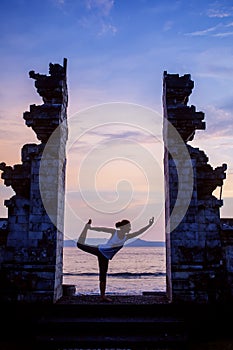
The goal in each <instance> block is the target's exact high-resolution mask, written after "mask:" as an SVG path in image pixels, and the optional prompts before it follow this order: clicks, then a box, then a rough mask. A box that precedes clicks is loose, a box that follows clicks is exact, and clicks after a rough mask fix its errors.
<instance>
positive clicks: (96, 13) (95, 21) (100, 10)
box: [79, 0, 117, 36]
mask: <svg viewBox="0 0 233 350" xmlns="http://www.w3.org/2000/svg"><path fill="white" fill-rule="evenodd" d="M85 6H86V10H87V14H86V16H83V17H82V18H81V19H79V24H80V25H81V26H82V27H84V28H86V29H89V30H90V29H91V30H92V31H93V33H95V34H97V36H104V35H106V34H108V33H110V34H113V35H114V34H116V32H117V27H116V26H115V25H114V24H113V23H112V19H111V17H110V13H111V11H112V9H113V6H114V0H85Z"/></svg>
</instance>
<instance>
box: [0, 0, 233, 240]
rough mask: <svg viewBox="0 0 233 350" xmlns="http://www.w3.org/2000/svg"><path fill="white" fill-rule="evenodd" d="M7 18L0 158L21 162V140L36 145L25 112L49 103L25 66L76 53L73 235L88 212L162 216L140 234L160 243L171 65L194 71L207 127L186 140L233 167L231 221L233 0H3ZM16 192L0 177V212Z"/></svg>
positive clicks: (70, 151)
mask: <svg viewBox="0 0 233 350" xmlns="http://www.w3.org/2000/svg"><path fill="white" fill-rule="evenodd" d="M0 17H1V18H0V33H1V36H0V40H1V46H0V47H1V55H0V71H1V86H0V101H1V104H0V119H1V124H0V140H1V149H0V162H5V163H6V164H7V165H14V164H17V163H21V154H20V152H21V147H22V146H23V145H24V144H25V143H39V141H38V140H37V139H36V137H35V134H34V132H33V131H32V130H31V129H30V128H28V127H27V126H26V125H25V122H24V119H23V113H24V112H25V111H27V110H29V106H30V105H31V104H41V103H42V100H41V98H40V96H39V95H38V94H37V92H36V89H35V88H34V81H33V80H32V79H30V78H29V75H28V72H29V71H30V70H35V71H36V72H38V73H41V74H48V66H49V63H50V62H52V63H60V64H62V63H63V58H64V57H65V58H67V60H68V69H67V83H68V91H69V103H68V127H69V132H70V136H69V142H68V146H67V180H66V182H67V184H66V191H67V193H66V210H65V232H64V233H65V237H66V238H67V239H69V238H71V239H74V238H76V235H78V234H79V232H80V230H81V228H82V225H83V223H84V222H85V221H86V220H87V219H89V217H91V218H92V220H93V223H94V224H95V225H101V226H112V225H114V223H115V222H116V221H118V220H121V219H123V218H127V219H129V220H131V222H132V228H133V230H137V229H138V228H140V227H142V226H145V225H146V224H147V223H148V221H149V219H150V217H151V216H155V222H156V224H155V225H154V226H153V227H152V228H151V229H150V230H149V231H147V233H146V234H144V236H143V238H144V239H147V240H158V241H160V240H164V229H163V223H164V217H163V205H164V201H163V168H162V167H163V165H162V160H163V144H162V140H161V125H162V113H163V112H162V81H163V72H164V71H167V72H168V73H170V74H173V73H174V74H179V75H183V74H191V78H192V80H193V81H194V89H193V92H192V94H191V96H190V100H189V105H195V106H196V109H197V111H202V112H204V113H205V122H206V130H205V131H197V132H196V136H195V139H194V141H192V142H190V145H192V146H193V147H199V148H200V149H202V150H204V151H205V153H206V154H207V155H208V157H209V163H210V164H211V166H213V167H214V168H215V167H217V166H220V165H222V164H223V163H226V164H227V165H228V169H227V178H226V180H225V181H224V186H223V189H222V199H223V201H224V205H223V207H222V208H221V216H222V217H232V216H233V213H232V207H233V139H232V127H233V112H232V110H233V84H232V81H233V79H232V78H233V45H232V42H233V41H232V39H233V2H232V1H209V0H207V1H199V0H197V1H192V0H191V1H184V0H180V1H168V0H163V1H160V0H153V1H152V0H134V1H132V0H76V1H75V0H43V1H35V0H31V1H29V0H27V1H26V0H18V1H17V0H11V1H9V0H8V1H6V0H2V1H1V3H0ZM135 115H136V117H135ZM140 115H141V116H142V115H143V117H141V116H140ZM13 194H14V192H13V191H12V190H11V188H10V187H6V186H4V184H3V180H0V217H6V216H7V211H6V207H4V200H5V199H8V198H10V197H11V196H12V195H13ZM216 196H217V197H218V196H219V189H218V190H217V191H216Z"/></svg>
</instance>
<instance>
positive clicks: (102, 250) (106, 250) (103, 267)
mask: <svg viewBox="0 0 233 350" xmlns="http://www.w3.org/2000/svg"><path fill="white" fill-rule="evenodd" d="M91 223H92V221H91V219H90V220H89V221H88V223H87V224H86V225H85V226H84V228H83V230H82V232H81V235H80V237H79V239H78V242H77V247H78V248H79V249H81V250H83V251H84V252H87V253H90V254H93V255H96V256H97V258H98V264H99V282H100V285H99V286H100V297H101V300H102V301H111V299H110V298H107V297H106V296H105V291H106V278H107V271H108V263H109V260H112V258H113V257H114V255H115V254H116V253H117V252H118V251H119V250H120V249H121V248H122V247H123V246H124V243H125V242H126V241H127V240H128V239H131V238H134V237H137V236H139V235H141V234H142V233H143V232H145V231H146V230H148V228H149V227H150V226H151V225H153V223H154V217H152V218H151V219H150V220H149V223H148V224H147V225H146V226H144V227H142V228H141V229H140V230H138V231H136V232H132V233H129V232H130V231H131V224H130V221H129V220H126V219H124V220H122V221H119V222H117V223H116V224H115V227H116V228H108V227H92V226H91ZM88 230H93V231H99V232H106V233H110V234H111V237H110V238H109V240H108V241H107V242H106V243H105V244H100V245H98V246H91V245H87V244H85V240H86V236H87V231H88Z"/></svg>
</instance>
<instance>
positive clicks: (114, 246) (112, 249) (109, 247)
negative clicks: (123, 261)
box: [98, 230, 127, 260]
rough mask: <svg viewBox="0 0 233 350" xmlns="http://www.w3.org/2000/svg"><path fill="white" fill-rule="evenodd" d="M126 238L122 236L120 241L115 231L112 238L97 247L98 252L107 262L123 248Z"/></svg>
mask: <svg viewBox="0 0 233 350" xmlns="http://www.w3.org/2000/svg"><path fill="white" fill-rule="evenodd" d="M126 239H127V237H126V236H124V238H123V239H120V238H119V237H118V234H117V230H116V231H115V232H114V234H113V235H112V237H111V238H110V239H109V240H108V241H107V242H106V243H105V244H100V245H99V246H98V248H99V251H100V252H101V253H102V254H103V255H104V256H105V257H106V258H107V259H109V260H111V259H112V258H113V257H114V255H115V254H116V253H117V252H118V251H119V250H120V249H121V248H122V247H123V245H124V243H125V241H126Z"/></svg>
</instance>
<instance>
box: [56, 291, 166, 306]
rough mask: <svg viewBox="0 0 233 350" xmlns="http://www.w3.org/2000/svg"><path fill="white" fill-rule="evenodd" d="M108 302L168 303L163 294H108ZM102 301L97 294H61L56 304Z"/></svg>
mask: <svg viewBox="0 0 233 350" xmlns="http://www.w3.org/2000/svg"><path fill="white" fill-rule="evenodd" d="M108 297H109V298H111V299H112V301H111V302H108V303H110V304H164V303H168V300H167V298H166V295H165V294H162V293H158V294H154V295H109V296H108ZM99 303H104V304H106V302H103V301H101V300H100V296H99V295H71V296H63V297H62V298H61V299H60V300H59V301H57V304H99Z"/></svg>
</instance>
